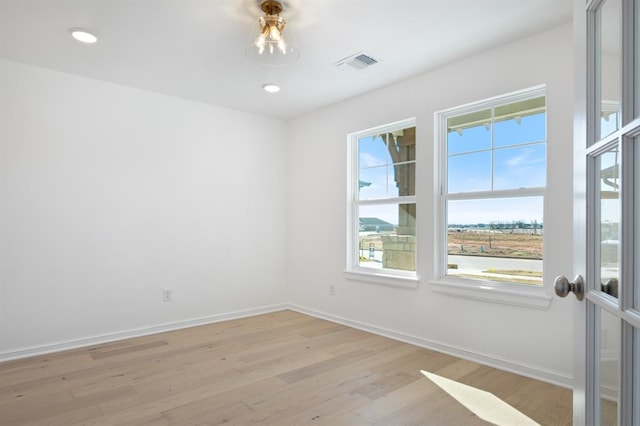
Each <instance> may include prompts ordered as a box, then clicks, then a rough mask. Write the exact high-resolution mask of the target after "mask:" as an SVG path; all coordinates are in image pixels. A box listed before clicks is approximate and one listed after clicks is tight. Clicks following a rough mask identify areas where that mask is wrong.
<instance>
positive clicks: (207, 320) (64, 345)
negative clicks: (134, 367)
mask: <svg viewBox="0 0 640 426" xmlns="http://www.w3.org/2000/svg"><path fill="white" fill-rule="evenodd" d="M285 309H288V305H285V304H282V305H272V306H264V307H260V308H255V309H243V310H240V311H234V312H225V313H221V314H216V315H210V316H206V317H200V318H193V319H189V320H184V321H177V322H171V323H165V324H158V325H154V326H151V327H143V328H136V329H131V330H127V331H121V332H117V333H109V334H102V335H99V336H91V337H86V338H81V339H74V340H68V341H63V342H57V343H51V344H46V345H41V346H32V347H27V348H20V349H17V350H11V351H8V352H0V362H4V361H11V360H15V359H21V358H28V357H32V356H36V355H46V354H50V353H54V352H61V351H67V350H70V349H78V348H83V347H86V346H92V345H98V344H102V343H109V342H114V341H117V340H124V339H131V338H134V337H141V336H149V335H152V334H158V333H164V332H165V331H173V330H180V329H183V328H189V327H195V326H198V325H206V324H213V323H216V322H221V321H228V320H233V319H239V318H246V317H251V316H255V315H261V314H268V313H271V312H277V311H282V310H285Z"/></svg>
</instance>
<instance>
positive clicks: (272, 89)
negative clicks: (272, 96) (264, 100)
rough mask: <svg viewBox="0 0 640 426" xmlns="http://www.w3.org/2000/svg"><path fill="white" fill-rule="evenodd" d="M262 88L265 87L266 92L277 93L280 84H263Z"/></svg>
mask: <svg viewBox="0 0 640 426" xmlns="http://www.w3.org/2000/svg"><path fill="white" fill-rule="evenodd" d="M262 88H263V89H264V91H265V92H269V93H276V92H279V91H280V86H278V85H276V84H271V83H268V84H265V85H263V86H262Z"/></svg>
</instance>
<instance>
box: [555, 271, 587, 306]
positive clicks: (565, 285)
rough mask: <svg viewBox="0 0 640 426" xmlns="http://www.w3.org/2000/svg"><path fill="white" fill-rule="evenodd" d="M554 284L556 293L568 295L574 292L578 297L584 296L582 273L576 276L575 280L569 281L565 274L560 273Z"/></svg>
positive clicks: (563, 295)
mask: <svg viewBox="0 0 640 426" xmlns="http://www.w3.org/2000/svg"><path fill="white" fill-rule="evenodd" d="M553 286H554V288H555V290H556V294H557V295H558V296H560V297H567V294H569V293H571V292H573V294H575V295H576V299H578V300H582V298H583V297H584V279H583V278H582V275H578V276H576V278H575V279H574V280H573V281H569V280H568V279H567V277H565V276H564V275H560V276H559V277H558V278H556V280H555V282H554V283H553Z"/></svg>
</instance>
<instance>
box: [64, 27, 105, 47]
mask: <svg viewBox="0 0 640 426" xmlns="http://www.w3.org/2000/svg"><path fill="white" fill-rule="evenodd" d="M69 32H70V33H71V37H73V38H75V39H76V40H78V41H80V42H82V43H87V44H93V43H95V42H97V41H98V37H96V36H95V35H93V34H91V33H90V32H89V31H87V30H83V29H82V28H70V29H69Z"/></svg>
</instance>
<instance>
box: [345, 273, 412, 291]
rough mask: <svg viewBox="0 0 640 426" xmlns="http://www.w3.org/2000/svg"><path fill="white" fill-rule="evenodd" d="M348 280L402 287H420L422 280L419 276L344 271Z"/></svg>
mask: <svg viewBox="0 0 640 426" xmlns="http://www.w3.org/2000/svg"><path fill="white" fill-rule="evenodd" d="M344 276H345V278H346V279H348V280H352V281H362V282H368V283H373V284H380V285H387V286H390V287H400V288H413V289H415V288H418V284H420V280H419V279H418V277H417V276H402V275H391V274H385V273H381V272H364V271H344Z"/></svg>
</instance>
